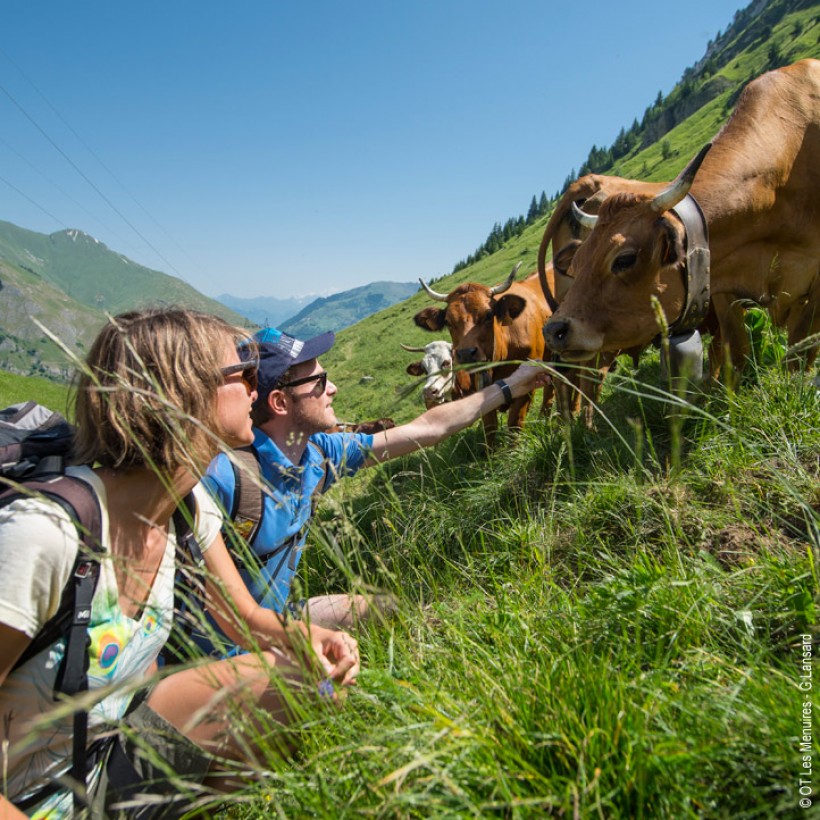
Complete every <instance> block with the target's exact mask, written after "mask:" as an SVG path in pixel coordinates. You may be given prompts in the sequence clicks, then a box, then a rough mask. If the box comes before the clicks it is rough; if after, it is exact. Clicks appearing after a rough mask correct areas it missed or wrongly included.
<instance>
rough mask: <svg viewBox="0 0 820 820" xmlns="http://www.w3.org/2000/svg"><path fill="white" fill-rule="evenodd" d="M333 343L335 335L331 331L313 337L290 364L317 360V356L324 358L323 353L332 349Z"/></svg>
mask: <svg viewBox="0 0 820 820" xmlns="http://www.w3.org/2000/svg"><path fill="white" fill-rule="evenodd" d="M335 341H336V334H335V333H334V332H333V331H332V330H329V331H328V332H327V333H322V334H320V335H319V336H314V337H313V338H312V339H308V340H307V341H306V342H305V344H304V346H303V347H302V349H301V351H300V352H299V355H298V356H296V358H295V359H294V360H293V362H292V364H302V362H309V361H310V360H311V359H318V358H319V356H324V355H325V353H327V352H328V350H330V348H331V347H333V343H334V342H335Z"/></svg>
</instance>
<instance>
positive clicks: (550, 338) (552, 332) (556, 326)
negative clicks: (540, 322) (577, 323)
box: [544, 319, 569, 350]
mask: <svg viewBox="0 0 820 820" xmlns="http://www.w3.org/2000/svg"><path fill="white" fill-rule="evenodd" d="M568 336H569V320H567V319H550V321H549V322H547V323H546V324H545V325H544V341H545V342H546V344H547V347H549V348H551V349H552V350H563V349H564V348H565V347H566V346H567V337H568Z"/></svg>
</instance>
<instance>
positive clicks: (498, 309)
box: [495, 293, 527, 325]
mask: <svg viewBox="0 0 820 820" xmlns="http://www.w3.org/2000/svg"><path fill="white" fill-rule="evenodd" d="M526 306H527V300H526V299H525V298H524V297H523V296H518V295H517V294H515V293H505V294H504V295H503V296H502V297H501V298H500V299H499V300H498V301H497V302H496V305H495V318H496V319H498V321H499V322H501V324H502V325H509V324H512V322H513V321H514V320H515V319H517V318H518V317H519V316H520V315H521V314H522V313H523V312H524V308H525V307H526Z"/></svg>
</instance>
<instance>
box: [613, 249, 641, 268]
mask: <svg viewBox="0 0 820 820" xmlns="http://www.w3.org/2000/svg"><path fill="white" fill-rule="evenodd" d="M637 261H638V254H637V253H634V252H633V251H630V252H629V253H622V254H620V255H619V256H616V257H615V261H614V262H613V263H612V272H613V273H623V272H624V271H627V270H629V269H630V268H634V267H635V262H637Z"/></svg>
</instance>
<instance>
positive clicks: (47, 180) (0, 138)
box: [0, 137, 135, 250]
mask: <svg viewBox="0 0 820 820" xmlns="http://www.w3.org/2000/svg"><path fill="white" fill-rule="evenodd" d="M0 143H2V144H3V145H5V146H6V148H7V149H8V150H9V151H11V152H12V153H13V154H15V155H16V156H17V158H18V159H19V160H21V162H25V163H26V165H28V166H29V168H31V169H32V170H33V171H34V173H36V174H39V175H40V176H41V177H42V178H43V179H44V180H45V181H46V182H48V184H49V185H52V186H53V187H54V188H56V189H57V190H58V191H59V192H60V193H61V194H62V195H63V196H64V197H65V198H66V199H68V200H70V201H71V202H73V203H74V204H75V205H76V206H77V207H78V208H79V209H80V210H82V211H84V212H85V213H86V214H88V216H89V217H90V218H91V219H93V220H94V221H95V222H98V223H99V224H100V225H102V226H103V227H104V228H105V229H106V230H107V231H109V232H110V233H111V234H112V235H113V236H116V237H117V239H118V240H119V241H120V242H122V243H123V245H126V246H128V247H130V248H131V249H132V250H135V249H134V246H133V245H132V244H131V243H130V242H129V241H128V240H127V239H125V238H124V237H122V236H120V234H119V233H118V232H117V231H115V230H114V229H113V228H111V227H109V226H108V225H106V224H105V223H104V222H102V220H100V219H99V217H97V216H95V215H94V214H92V213H91V211H89V210H88V208H86V207H85V205H83V203H82V202H80V201H79V200H77V199H75V198H74V197H73V196H71V194H69V193H68V191H65V190H64V189H63V188H61V187H60V186H59V185H58V184H57V183H56V182H55V181H54V180H53V179H51V178H50V177H48V176H46V174H44V173H43V172H42V171H41V170H40V169H39V168H38V167H37V166H36V165H35V164H34V163H33V162H31V161H30V160H28V159H27V158H26V157H24V156H23V155H22V154H21V153H20V152H19V151H18V150H17V149H16V148H15V147H14V146H13V145H9V143H8V142H6V140H4V139H3V138H2V137H0ZM3 181H4V182H5V183H6V184H7V185H9V186H11V187H14V186H12V185H11V183H10V182H8V180H3ZM15 190H16V191H18V193H22V192H20V191H19V190H18V189H17V188H15ZM23 196H25V197H26V199H28V201H29V202H31V203H33V204H34V205H36V206H37V207H38V208H39V209H40V210H41V211H43V213H48V212H47V211H46V209H45V208H43V207H42V206H41V205H39V204H37V203H36V202H34V200H33V199H32V198H31V197H30V196H26V195H25V194H23ZM54 219H55V220H56V221H57V222H58V223H59V224H61V225H62V224H63V222H62V220H60V219H57V218H56V217H54ZM75 227H76V226H75Z"/></svg>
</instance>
